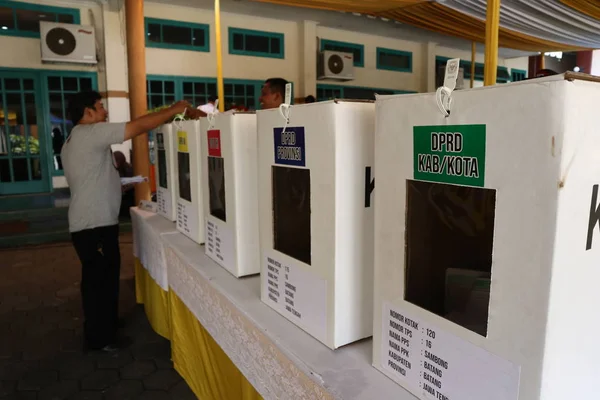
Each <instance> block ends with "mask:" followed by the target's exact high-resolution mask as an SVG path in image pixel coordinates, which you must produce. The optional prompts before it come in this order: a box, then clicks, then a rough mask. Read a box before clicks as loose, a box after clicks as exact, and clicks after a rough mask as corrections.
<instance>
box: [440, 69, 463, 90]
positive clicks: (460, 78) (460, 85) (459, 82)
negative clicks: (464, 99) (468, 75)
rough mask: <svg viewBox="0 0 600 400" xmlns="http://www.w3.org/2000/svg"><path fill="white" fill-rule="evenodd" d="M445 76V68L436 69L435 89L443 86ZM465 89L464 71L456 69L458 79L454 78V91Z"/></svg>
mask: <svg viewBox="0 0 600 400" xmlns="http://www.w3.org/2000/svg"><path fill="white" fill-rule="evenodd" d="M445 74H446V66H445V65H444V66H441V67H439V68H438V71H437V74H436V87H440V86H444V76H445ZM461 89H467V87H465V69H464V68H459V69H458V77H457V78H456V88H455V90H461Z"/></svg>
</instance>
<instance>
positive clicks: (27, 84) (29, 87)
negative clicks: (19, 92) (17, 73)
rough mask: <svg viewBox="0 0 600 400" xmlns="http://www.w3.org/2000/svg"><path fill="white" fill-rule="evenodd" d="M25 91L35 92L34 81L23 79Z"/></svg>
mask: <svg viewBox="0 0 600 400" xmlns="http://www.w3.org/2000/svg"><path fill="white" fill-rule="evenodd" d="M23 90H34V87H33V79H23Z"/></svg>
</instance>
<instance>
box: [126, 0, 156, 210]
mask: <svg viewBox="0 0 600 400" xmlns="http://www.w3.org/2000/svg"><path fill="white" fill-rule="evenodd" d="M125 18H126V25H127V68H128V73H129V110H130V113H131V119H135V118H138V117H141V116H142V115H144V114H146V113H147V112H148V103H147V100H146V37H145V33H144V30H145V28H144V1H143V0H125ZM132 142H133V143H132V145H133V146H132V147H133V173H134V175H142V176H146V177H148V178H150V154H149V150H148V134H147V133H145V134H143V135H139V136H137V137H135V138H134V139H133V140H132ZM141 200H150V185H149V183H147V182H144V183H141V184H138V185H136V186H135V202H136V204H139V202H140V201H141Z"/></svg>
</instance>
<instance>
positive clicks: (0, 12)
mask: <svg viewBox="0 0 600 400" xmlns="http://www.w3.org/2000/svg"><path fill="white" fill-rule="evenodd" d="M5 27H6V28H5ZM0 29H4V30H6V29H15V22H14V19H13V12H12V8H10V7H0Z"/></svg>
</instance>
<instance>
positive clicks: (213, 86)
mask: <svg viewBox="0 0 600 400" xmlns="http://www.w3.org/2000/svg"><path fill="white" fill-rule="evenodd" d="M206 89H207V93H210V94H212V95H215V96H216V95H217V85H216V84H215V83H208V84H207V85H206Z"/></svg>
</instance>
